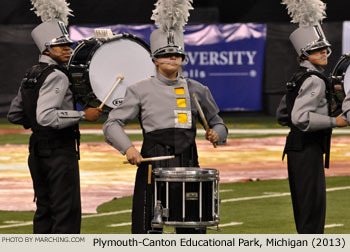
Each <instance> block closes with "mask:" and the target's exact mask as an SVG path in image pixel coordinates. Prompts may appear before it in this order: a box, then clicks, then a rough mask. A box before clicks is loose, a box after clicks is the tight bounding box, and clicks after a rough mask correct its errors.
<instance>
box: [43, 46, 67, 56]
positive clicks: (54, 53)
mask: <svg viewBox="0 0 350 252" xmlns="http://www.w3.org/2000/svg"><path fill="white" fill-rule="evenodd" d="M46 49H47V50H49V52H50V53H52V54H53V55H56V56H63V55H64V53H58V52H55V51H54V50H53V49H52V48H51V46H49V45H46ZM70 52H71V53H72V52H73V49H72V48H71V49H70Z"/></svg>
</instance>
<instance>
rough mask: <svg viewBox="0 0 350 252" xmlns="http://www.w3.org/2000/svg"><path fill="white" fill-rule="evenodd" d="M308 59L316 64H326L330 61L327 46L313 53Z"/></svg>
mask: <svg viewBox="0 0 350 252" xmlns="http://www.w3.org/2000/svg"><path fill="white" fill-rule="evenodd" d="M308 60H309V61H310V62H311V63H313V64H315V65H319V66H326V65H327V63H328V55H327V49H326V48H325V49H322V50H319V51H315V52H313V53H311V54H310V56H309V58H308Z"/></svg>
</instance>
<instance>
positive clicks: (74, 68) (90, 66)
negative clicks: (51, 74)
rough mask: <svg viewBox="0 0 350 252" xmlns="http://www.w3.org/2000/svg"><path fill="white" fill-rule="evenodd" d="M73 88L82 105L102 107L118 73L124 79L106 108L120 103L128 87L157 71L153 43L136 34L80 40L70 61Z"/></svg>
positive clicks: (109, 108) (69, 67) (111, 107)
mask: <svg viewBox="0 0 350 252" xmlns="http://www.w3.org/2000/svg"><path fill="white" fill-rule="evenodd" d="M68 69H69V72H70V73H71V75H72V78H73V83H72V91H73V93H74V95H75V97H76V100H77V102H78V103H79V104H80V105H81V106H82V107H98V106H99V105H100V104H101V101H103V100H104V99H105V97H106V95H107V94H108V93H109V91H110V90H111V89H112V87H113V85H114V83H115V82H116V80H117V78H118V76H119V75H120V74H122V75H123V76H124V79H123V80H122V81H121V82H120V83H119V85H118V86H117V88H116V89H115V90H114V91H113V93H112V95H111V96H110V97H109V99H108V100H107V101H106V103H105V106H104V107H103V109H106V110H111V109H113V108H115V107H117V106H119V105H120V104H121V103H122V101H123V99H124V96H125V91H126V88H127V87H128V86H129V85H131V84H133V83H135V82H138V81H140V80H143V79H146V78H149V77H150V76H152V75H154V74H155V66H154V64H153V62H152V59H151V57H150V48H149V46H148V45H147V44H146V43H145V42H144V41H143V40H141V39H140V38H137V37H135V36H134V35H132V34H126V33H123V34H117V35H115V36H113V37H112V38H90V39H85V40H81V41H79V43H78V45H77V46H76V48H75V49H74V51H73V53H72V56H71V58H70V60H69V62H68Z"/></svg>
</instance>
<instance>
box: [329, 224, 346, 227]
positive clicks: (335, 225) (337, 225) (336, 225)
mask: <svg viewBox="0 0 350 252" xmlns="http://www.w3.org/2000/svg"><path fill="white" fill-rule="evenodd" d="M343 226H344V224H328V225H325V226H324V228H334V227H343Z"/></svg>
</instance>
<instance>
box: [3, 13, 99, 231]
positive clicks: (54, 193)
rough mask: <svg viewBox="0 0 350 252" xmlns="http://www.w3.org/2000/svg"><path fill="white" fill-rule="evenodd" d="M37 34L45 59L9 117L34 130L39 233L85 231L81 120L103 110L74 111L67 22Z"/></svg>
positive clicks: (95, 116) (31, 150) (54, 23)
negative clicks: (80, 149)
mask: <svg viewBox="0 0 350 252" xmlns="http://www.w3.org/2000/svg"><path fill="white" fill-rule="evenodd" d="M46 11H47V10H46V9H45V10H44V12H45V13H46ZM48 31H50V32H48ZM32 37H33V40H34V42H35V44H36V45H37V47H38V49H39V50H40V53H41V54H40V58H39V63H38V64H37V65H35V66H33V67H32V68H31V69H30V70H29V71H28V72H27V74H26V76H25V78H23V81H22V84H21V86H20V88H19V91H18V95H17V96H16V97H15V98H14V99H13V101H12V103H11V107H10V110H9V112H8V120H9V121H10V122H12V123H15V124H21V125H23V126H24V128H30V129H31V130H32V132H33V134H32V135H31V137H30V144H29V153H30V154H29V158H28V164H29V169H30V173H31V176H32V180H33V186H34V193H35V198H36V205H37V210H36V212H35V215H34V222H33V232H34V233H41V234H43V233H68V234H73V233H80V224H81V200H80V182H79V165H78V158H79V149H76V147H77V146H79V136H80V135H79V131H78V123H79V121H80V120H87V121H95V120H97V119H98V118H99V117H100V114H101V109H98V108H89V109H87V110H86V111H85V112H84V111H76V110H75V109H74V103H73V94H72V92H71V91H70V89H69V85H70V75H69V74H68V73H67V71H66V70H65V68H64V64H65V63H66V62H67V61H68V60H69V57H70V53H71V50H70V46H69V45H71V44H73V41H72V40H70V38H69V34H68V32H67V30H66V28H65V25H64V23H63V22H62V21H61V20H57V19H52V20H49V21H46V22H43V23H41V24H40V25H38V26H37V27H36V28H35V29H34V30H33V31H32ZM78 148H79V147H78Z"/></svg>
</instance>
